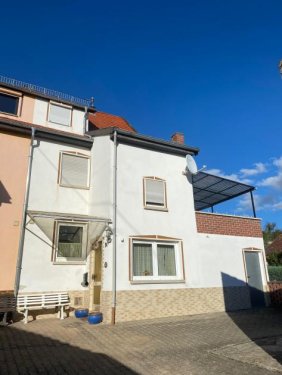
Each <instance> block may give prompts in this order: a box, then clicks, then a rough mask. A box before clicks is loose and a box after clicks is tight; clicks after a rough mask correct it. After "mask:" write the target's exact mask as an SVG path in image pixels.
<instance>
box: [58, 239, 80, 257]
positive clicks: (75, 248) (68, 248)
mask: <svg viewBox="0 0 282 375" xmlns="http://www.w3.org/2000/svg"><path fill="white" fill-rule="evenodd" d="M58 256H59V257H64V258H82V244H81V243H62V242H61V243H59V245H58Z"/></svg>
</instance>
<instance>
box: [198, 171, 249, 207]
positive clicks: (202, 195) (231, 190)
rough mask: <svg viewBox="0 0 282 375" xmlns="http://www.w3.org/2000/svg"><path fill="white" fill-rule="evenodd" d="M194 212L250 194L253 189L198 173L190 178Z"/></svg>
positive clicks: (239, 183) (236, 182) (222, 178)
mask: <svg viewBox="0 0 282 375" xmlns="http://www.w3.org/2000/svg"><path fill="white" fill-rule="evenodd" d="M192 185H193V191H194V203H195V210H197V211H200V210H204V209H205V208H210V207H213V206H215V205H216V204H218V203H222V202H225V201H227V200H229V199H232V198H235V197H238V196H239V195H242V194H246V193H249V192H252V191H253V190H254V189H255V188H254V187H253V186H250V185H246V184H243V183H241V182H238V181H233V180H229V179H227V178H224V177H220V176H215V175H212V174H209V173H206V172H199V173H197V174H196V175H193V176H192Z"/></svg>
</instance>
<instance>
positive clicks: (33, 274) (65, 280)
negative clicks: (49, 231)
mask: <svg viewBox="0 0 282 375" xmlns="http://www.w3.org/2000/svg"><path fill="white" fill-rule="evenodd" d="M27 228H28V231H26V235H25V245H24V252H23V263H22V271H21V279H20V289H19V291H20V293H27V292H52V291H54V292H57V291H68V290H86V289H87V288H84V287H82V286H81V282H82V278H83V273H85V272H88V269H89V265H88V261H87V262H86V264H79V265H78V264H73V265H69V264H53V261H52V242H51V241H50V240H49V239H48V237H46V236H45V235H44V233H43V232H42V231H41V230H40V229H39V228H38V227H37V225H36V224H28V225H27ZM88 258H89V257H88Z"/></svg>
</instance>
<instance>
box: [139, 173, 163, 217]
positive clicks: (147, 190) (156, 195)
mask: <svg viewBox="0 0 282 375" xmlns="http://www.w3.org/2000/svg"><path fill="white" fill-rule="evenodd" d="M143 184H144V207H146V208H153V209H164V210H165V209H167V199H166V182H165V180H162V179H160V178H157V177H144V180H143Z"/></svg>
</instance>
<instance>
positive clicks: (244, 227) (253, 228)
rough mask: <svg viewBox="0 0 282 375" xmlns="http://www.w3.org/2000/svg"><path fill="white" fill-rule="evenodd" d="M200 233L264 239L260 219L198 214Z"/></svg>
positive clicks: (197, 220)
mask: <svg viewBox="0 0 282 375" xmlns="http://www.w3.org/2000/svg"><path fill="white" fill-rule="evenodd" d="M195 214H196V223H197V230H198V232H199V233H211V234H223V235H227V236H242V237H243V236H244V237H262V230H261V225H260V219H254V218H249V217H246V218H245V217H239V216H227V215H219V214H209V213H204V212H196V213H195Z"/></svg>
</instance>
